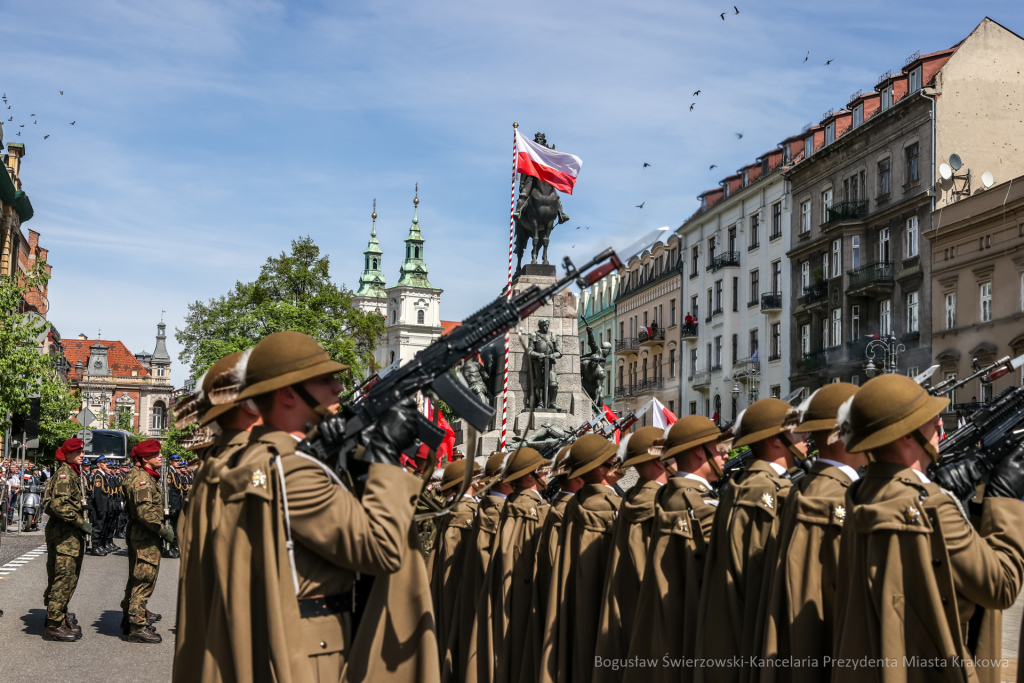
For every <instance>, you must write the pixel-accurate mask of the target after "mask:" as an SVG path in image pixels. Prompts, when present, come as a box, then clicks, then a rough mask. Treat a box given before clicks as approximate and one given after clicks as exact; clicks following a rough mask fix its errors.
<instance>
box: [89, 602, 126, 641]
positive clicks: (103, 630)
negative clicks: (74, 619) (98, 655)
mask: <svg viewBox="0 0 1024 683" xmlns="http://www.w3.org/2000/svg"><path fill="white" fill-rule="evenodd" d="M123 617H124V612H122V611H121V610H119V609H118V610H113V609H108V610H103V614H101V615H100V616H99V617H97V618H96V621H94V622H92V627H93V628H94V629H96V633H98V634H99V635H101V636H117V637H118V638H121V639H123V634H122V633H121V619H122V618H123Z"/></svg>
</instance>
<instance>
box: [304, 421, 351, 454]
mask: <svg viewBox="0 0 1024 683" xmlns="http://www.w3.org/2000/svg"><path fill="white" fill-rule="evenodd" d="M317 431H318V432H319V433H320V436H319V438H317V439H315V440H313V441H312V442H310V441H307V440H306V439H303V440H302V441H300V442H299V445H298V446H296V447H295V448H296V450H299V451H302V452H303V453H309V454H310V455H313V456H316V457H317V459H319V460H321V461H322V462H332V461H333V460H334V459H335V458H337V457H338V453H339V452H340V451H341V447H342V445H343V444H344V442H345V418H343V417H342V416H341V415H329V416H328V417H325V418H324V419H323V420H321V422H320V424H319V425H317Z"/></svg>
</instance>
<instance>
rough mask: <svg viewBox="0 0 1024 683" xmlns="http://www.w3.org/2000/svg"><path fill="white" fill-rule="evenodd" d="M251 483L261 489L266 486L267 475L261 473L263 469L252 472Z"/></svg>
mask: <svg viewBox="0 0 1024 683" xmlns="http://www.w3.org/2000/svg"><path fill="white" fill-rule="evenodd" d="M252 485H253V486H255V487H257V488H261V489H265V488H267V475H265V474H263V470H256V471H255V472H253V473H252Z"/></svg>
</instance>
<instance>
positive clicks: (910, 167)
mask: <svg viewBox="0 0 1024 683" xmlns="http://www.w3.org/2000/svg"><path fill="white" fill-rule="evenodd" d="M917 147H918V146H917V143H914V144H913V145H911V146H910V147H907V149H906V152H905V153H906V155H907V183H908V184H909V183H914V182H917V180H918V174H917Z"/></svg>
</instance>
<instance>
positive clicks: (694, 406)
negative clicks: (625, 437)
mask: <svg viewBox="0 0 1024 683" xmlns="http://www.w3.org/2000/svg"><path fill="white" fill-rule="evenodd" d="M696 414H697V402H696V401H690V415H696Z"/></svg>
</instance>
